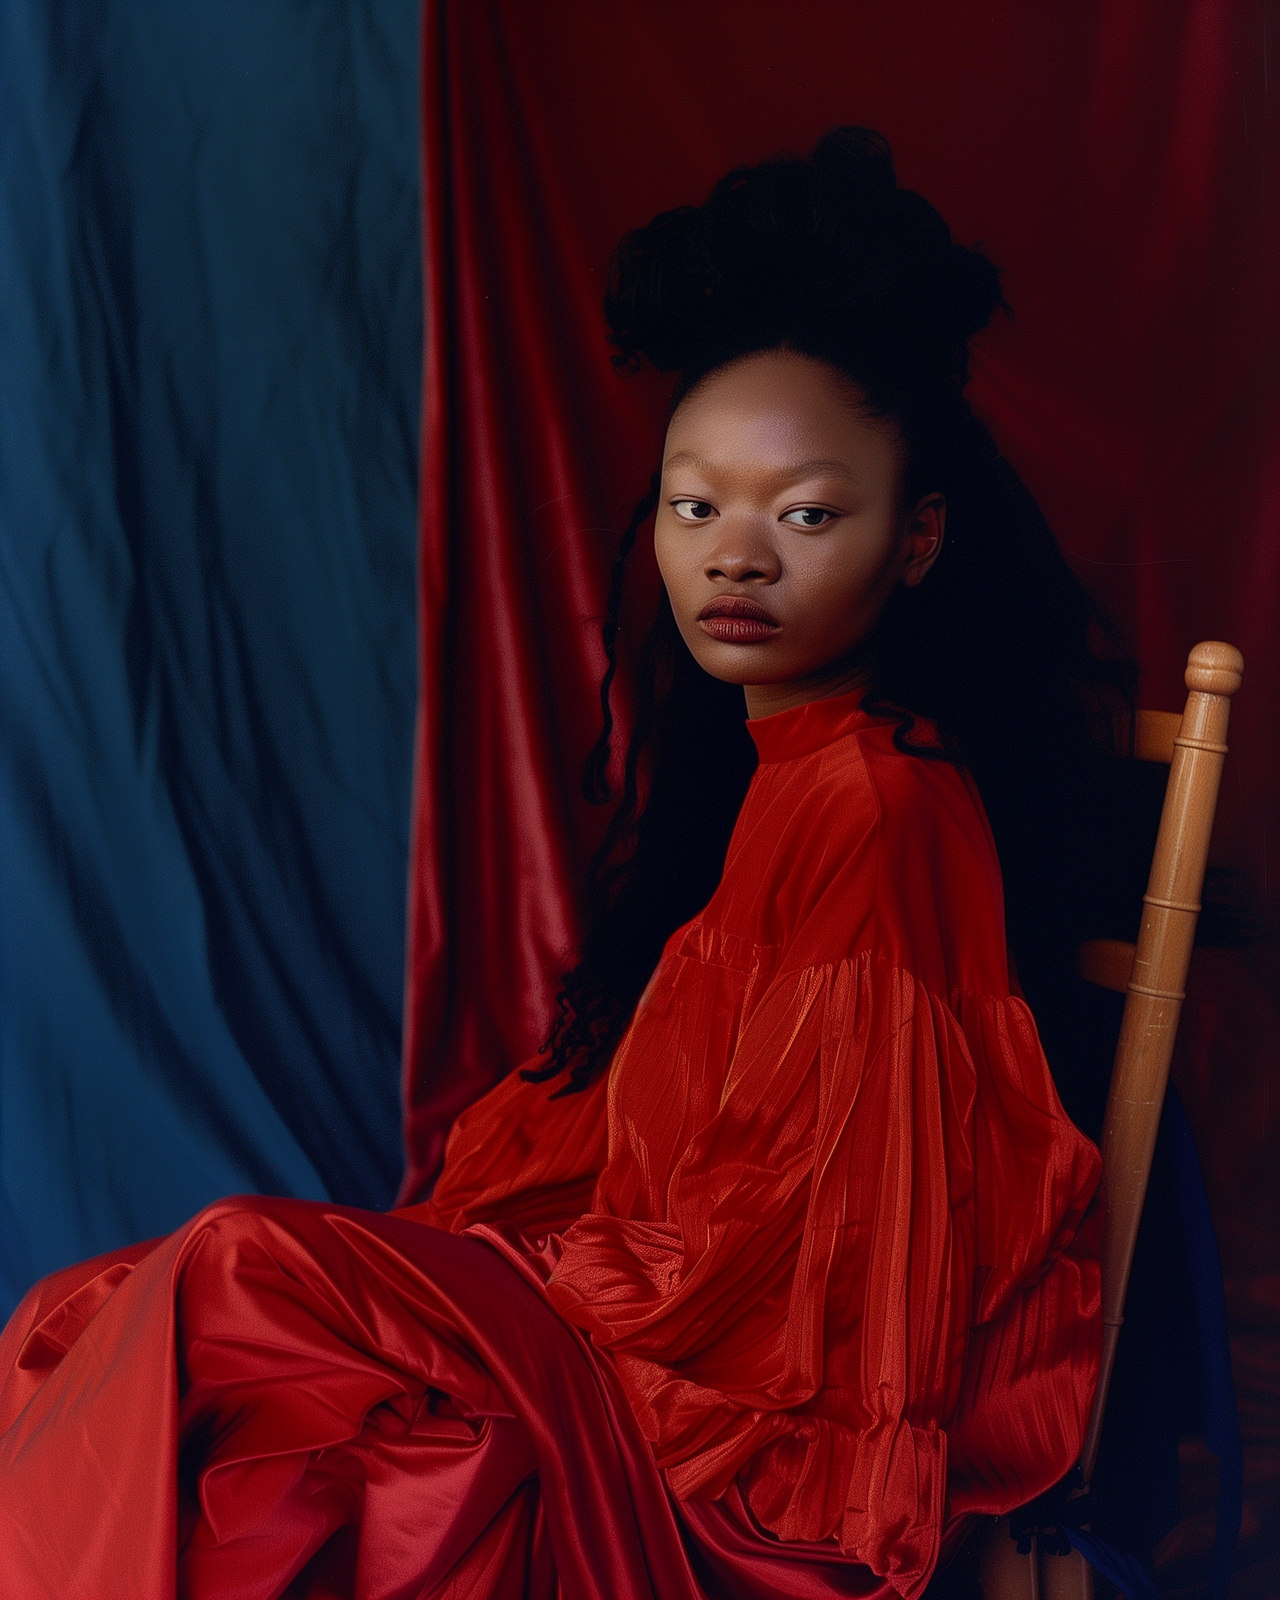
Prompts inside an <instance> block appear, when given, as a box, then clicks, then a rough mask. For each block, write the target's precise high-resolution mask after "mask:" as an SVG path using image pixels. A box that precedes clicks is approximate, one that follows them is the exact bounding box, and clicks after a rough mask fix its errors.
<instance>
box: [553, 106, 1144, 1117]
mask: <svg viewBox="0 0 1280 1600" xmlns="http://www.w3.org/2000/svg"><path fill="white" fill-rule="evenodd" d="M604 309H605V316H606V319H607V322H608V325H609V330H610V335H611V339H612V342H613V344H614V345H615V347H616V352H617V353H616V355H615V357H614V360H615V365H617V366H618V367H619V368H621V369H623V370H635V369H636V368H637V367H638V366H639V365H640V363H641V362H642V361H645V362H648V363H649V364H650V365H651V366H653V367H656V368H657V369H658V370H660V371H663V372H672V373H676V374H677V375H678V377H677V382H676V386H675V391H674V398H673V401H672V408H673V410H674V408H675V406H676V405H678V404H679V403H680V401H681V400H682V399H683V398H684V397H685V396H687V395H688V394H689V393H690V392H691V391H692V390H693V389H694V388H695V387H696V386H697V385H698V384H699V383H700V382H701V381H702V380H703V379H704V378H706V377H707V376H708V375H710V374H711V373H713V372H715V371H717V370H719V369H720V368H722V367H724V366H726V365H728V364H730V363H732V362H734V361H736V360H740V359H742V358H744V357H747V356H750V355H753V354H758V353H761V352H765V351H772V350H781V349H785V350H790V351H794V352H796V353H798V354H801V355H805V356H808V357H811V358H813V359H815V360H818V361H821V362H823V363H825V364H826V365H828V366H829V367H831V368H833V369H835V370H836V371H838V372H839V373H841V374H843V375H844V376H845V377H846V378H848V379H849V380H851V381H852V383H853V384H854V385H856V387H857V390H858V391H860V396H861V399H862V403H863V404H864V405H865V408H866V410H867V411H868V412H869V413H870V414H872V415H874V416H877V417H881V418H885V419H889V420H891V421H892V422H893V423H894V424H895V425H896V426H897V428H898V430H899V433H900V435H901V438H902V440H903V442H904V444H905V447H906V462H905V467H904V485H903V491H904V497H909V498H910V500H911V501H912V502H914V499H915V498H916V497H918V496H919V495H921V494H924V493H929V492H933V491H937V492H940V493H941V494H942V495H943V496H944V497H945V499H946V505H947V533H946V539H945V541H944V544H943V548H942V551H941V554H940V555H939V557H938V560H937V562H936V563H935V565H934V567H933V569H932V570H931V571H930V573H929V574H928V576H927V577H926V578H925V580H924V582H923V583H921V584H920V585H919V586H917V587H914V588H907V587H905V586H901V585H900V586H899V588H898V589H897V590H896V591H895V593H894V595H893V597H892V598H891V599H890V601H889V603H888V604H887V606H886V607H885V609H884V611H883V613H882V615H881V617H880V619H879V621H878V622H877V624H876V626H875V627H874V629H873V630H872V633H871V635H870V636H869V637H868V638H867V639H866V640H864V641H863V644H862V645H861V646H860V655H861V662H860V664H861V666H862V669H863V672H864V674H865V677H866V682H867V685H868V687H867V691H866V695H865V698H864V702H863V703H864V706H865V707H866V708H867V709H868V710H872V711H875V712H880V713H887V714H889V715H891V716H892V717H893V718H894V719H895V720H896V722H897V728H896V730H895V735H894V737H895V741H896V742H897V744H898V746H899V748H901V749H903V750H907V751H911V752H912V753H913V754H915V755H918V756H919V757H920V758H921V759H947V760H952V761H956V762H960V763H963V764H964V765H966V766H967V767H968V768H969V769H970V770H971V771H972V772H973V774H974V777H975V779H976V781H977V783H978V786H979V790H980V792H981V794H982V797H983V801H984V803H985V805H986V808H987V812H988V815H989V817H990V820H991V824H992V830H993V832H994V834H995V837H996V843H997V848H998V850H999V852H1000V858H1001V864H1002V868H1003V871H1004V878H1005V890H1006V909H1007V920H1008V928H1009V935H1010V943H1011V946H1012V949H1013V952H1014V955H1015V959H1016V961H1017V964H1018V967H1019V969H1020V972H1021V975H1022V978H1023V982H1024V985H1026V986H1027V988H1028V990H1031V989H1032V988H1034V987H1035V985H1036V983H1037V982H1038V981H1039V979H1040V977H1041V975H1042V974H1043V973H1046V972H1048V971H1050V970H1052V969H1055V968H1060V967H1061V966H1062V964H1063V963H1064V962H1065V961H1067V960H1069V959H1070V955H1071V953H1072V952H1073V951H1074V945H1075V943H1078V942H1079V939H1080V938H1081V937H1083V936H1084V935H1083V931H1082V930H1083V927H1084V923H1085V921H1086V919H1087V910H1086V907H1085V905H1084V902H1083V895H1082V888H1081V885H1082V884H1083V883H1084V882H1085V880H1086V879H1087V876H1088V875H1087V872H1086V871H1085V866H1086V862H1087V857H1088V854H1089V844H1090V840H1089V833H1090V828H1089V816H1090V807H1089V804H1088V800H1089V786H1090V781H1091V774H1095V773H1096V771H1097V767H1098V763H1099V761H1102V760H1105V759H1106V757H1107V756H1108V755H1109V754H1110V753H1112V752H1113V750H1114V741H1115V737H1116V729H1117V727H1120V726H1123V725H1124V723H1125V718H1126V712H1127V711H1131V704H1132V702H1131V695H1132V689H1133V685H1134V682H1135V680H1136V669H1135V667H1134V665H1133V663H1132V661H1131V660H1130V659H1129V658H1128V657H1127V656H1126V655H1125V654H1124V652H1123V651H1122V650H1121V649H1120V647H1119V646H1118V644H1117V643H1116V641H1115V639H1114V636H1113V635H1112V634H1111V632H1110V630H1109V629H1108V628H1107V626H1106V624H1105V622H1104V620H1103V619H1102V617H1101V616H1100V615H1099V613H1098V611H1097V609H1096V608H1095V606H1094V605H1093V603H1092V601H1091V600H1090V597H1089V595H1088V593H1087V592H1086V590H1085V589H1084V587H1083V586H1082V585H1081V584H1080V583H1079V581H1078V580H1077V579H1076V578H1075V576H1074V575H1073V574H1072V572H1071V570H1070V568H1069V567H1068V566H1067V564H1066V562H1065V561H1064V560H1063V557H1062V555H1061V553H1060V551H1059V550H1058V546H1057V544H1056V542H1055V541H1054V538H1053V535H1052V533H1051V532H1050V530H1049V528H1048V526H1047V524H1046V522H1045V519H1044V517H1043V516H1042V515H1041V513H1040V510H1039V508H1038V507H1037V505H1036V503H1035V501H1034V499H1033V498H1032V496H1031V495H1030V493H1029V492H1028V491H1027V489H1026V488H1025V486H1024V485H1023V484H1022V482H1021V480H1020V479H1019V478H1018V476H1017V474H1016V473H1015V472H1014V470H1013V468H1012V467H1011V466H1010V465H1009V463H1008V462H1007V461H1005V460H1004V459H1003V457H1002V456H1001V455H1000V453H999V451H998V449H997V448H996V446H995V444H994V442H993V441H992V439H991V436H990V435H989V433H988V432H987V430H986V428H985V427H984V426H983V425H982V423H981V422H980V421H979V420H978V419H977V418H976V417H975V415H974V414H973V412H972V411H971V409H970V408H969V406H968V404H967V402H966V401H965V399H964V395H963V390H964V387H965V384H966V382H967V379H968V369H969V341H970V340H971V338H972V337H973V336H974V335H975V334H976V333H978V332H979V331H980V330H981V329H982V328H984V327H985V326H986V325H987V323H988V322H989V321H990V320H991V318H992V316H993V315H994V314H995V313H996V311H997V310H1000V309H1007V308H1005V306H1004V300H1003V297H1002V294H1001V289H1000V277H999V272H998V269H997V268H996V267H995V266H994V265H993V264H992V262H991V261H990V260H988V258H987V257H986V256H985V255H984V254H982V252H981V251H979V250H976V249H967V248H965V247H964V246H962V245H959V244H957V243H956V242H955V241H954V240H953V239H952V237H951V233H950V230H949V229H948V227H947V224H946V223H945V222H944V221H943V219H942V218H941V217H940V216H939V215H938V213H937V212H936V211H935V210H934V209H933V207H932V206H931V205H929V204H928V202H927V201H925V200H924V199H922V198H921V196H920V195H918V194H915V193H913V192H912V191H910V190H907V189H902V188H899V187H898V184H897V180H896V177H895V173H894V167H893V160H892V156H891V154H890V151H889V147H888V145H887V143H886V142H885V140H884V139H883V138H881V137H880V135H879V134H876V133H873V132H871V131H869V130H867V129H864V128H840V129H837V130H835V131H834V132H832V133H829V134H827V135H826V136H825V137H824V138H823V139H821V140H820V141H819V143H818V145H817V147H816V149H815V150H814V151H813V154H812V155H811V156H810V157H808V158H807V159H806V158H801V157H797V156H791V155H787V156H779V157H775V158H774V159H772V160H769V161H766V162H764V163H762V164H761V165H759V166H756V167H744V168H738V169H736V170H735V171H733V172H731V173H729V174H728V176H727V177H725V178H724V179H722V180H721V182H719V183H718V184H717V185H716V186H715V188H714V189H713V190H712V192H711V195H710V196H709V198H708V199H707V201H706V202H705V204H703V205H701V206H684V207H681V208H679V209H677V210H674V211H667V212H664V213H663V214H662V215H661V216H658V217H656V218H655V219H654V220H653V221H652V222H650V223H649V224H648V225H647V226H646V227H643V228H639V229H637V230H636V231H635V232H633V233H630V234H628V235H627V237H626V238H625V239H624V240H623V241H622V243H621V244H620V245H619V247H618V249H617V251H616V252H615V254H614V257H613V261H612V265H611V270H610V277H609V283H608V288H607V291H606V295H605V302H604ZM657 485H658V480H657V478H656V477H655V479H654V481H653V483H652V484H651V486H650V490H649V492H648V493H647V494H646V495H645V496H644V498H643V499H642V500H641V501H640V503H639V504H638V505H637V506H636V509H635V514H634V516H633V517H632V520H631V523H630V525H629V527H628V528H627V531H626V534H625V536H624V538H623V541H622V545H621V548H620V550H619V554H618V559H617V562H616V564H615V567H614V572H613V580H612V583H611V587H610V594H609V600H608V607H607V611H606V615H605V619H604V624H603V637H604V645H605V654H606V658H607V668H606V672H605V678H604V682H603V684H602V687H601V705H602V709H603V712H604V718H605V726H604V731H603V732H602V734H601V737H600V739H599V740H598V741H597V744H596V746H595V748H594V749H593V751H592V752H591V755H590V757H589V758H588V761H587V768H586V773H585V777H584V792H585V793H586V794H587V796H588V798H590V799H593V800H596V801H597V802H599V801H603V800H605V799H608V798H611V792H610V790H609V786H608V783H607V771H608V766H609V761H610V754H611V734H612V717H611V713H610V707H609V689H610V686H611V684H612V680H613V675H614V670H615V661H616V644H617V633H618V619H619V615H620V610H621V604H622V596H623V579H624V574H625V566H626V560H627V556H628V555H629V553H630V551H631V549H632V547H633V546H634V544H635V542H636V539H637V537H638V535H639V532H640V530H641V528H642V527H643V525H644V523H645V522H646V520H647V519H648V517H649V516H650V515H651V514H652V512H653V511H654V509H655V507H656V504H657ZM917 717H923V718H928V719H930V720H931V721H933V722H935V723H936V724H937V727H938V729H939V731H940V733H941V735H942V740H943V744H942V748H941V749H939V748H938V747H936V746H934V745H931V744H928V743H924V742H921V743H917V742H915V741H913V739H912V729H913V727H914V723H915V719H916V718H917ZM754 767H755V751H754V747H753V745H752V743H751V739H750V735H749V734H748V732H747V730H746V728H745V702H744V697H743V693H742V690H741V689H740V688H738V687H736V686H734V685H729V684H724V683H720V682H717V681H716V680H715V679H713V678H711V677H710V676H708V675H707V674H706V673H704V672H703V671H702V669H701V668H700V667H698V666H697V664H696V662H695V661H694V659H693V657H692V656H691V655H690V653H689V651H688V650H687V649H686V648H685V646H684V644H683V642H682V641H681V640H680V638H679V635H678V633H677V631H676V628H675V623H674V620H673V617H672V614H671V609H670V605H669V603H668V602H667V599H666V596H665V594H664V595H662V597H661V598H660V601H659V611H658V617H657V620H656V622H655V624H654V626H653V629H652V632H651V633H650V635H649V638H648V640H647V642H646V645H645V648H644V651H643V655H642V659H641V674H640V684H639V696H638V704H637V715H636V722H635V727H634V731H633V734H632V737H631V741H630V745H629V747H628V750H627V754H626V760H625V763H624V767H623V781H622V791H621V795H620V797H619V799H618V802H617V805H616V809H615V811H614V814H613V817H612V820H611V823H610V826H609V828H608V830H607V832H606V835H605V838H604V841H603V843H602V845H601V847H600V849H599V850H598V851H597V853H596V856H595V858H594V860H593V862H592V864H591V870H590V886H589V893H590V903H589V908H588V909H589V916H588V922H587V930H586V936H585V939H584V941H583V944H582V946H581V949H580V951H579V954H578V960H577V963H576V965H575V966H574V967H573V969H572V970H571V971H570V972H568V973H567V974H566V975H565V978H564V983H563V987H562V989H561V992H560V996H559V1004H558V1014H557V1016H556V1019H555V1022H554V1025H553V1027H552V1029H551V1031H550V1034H549V1036H548V1038H547V1041H546V1044H545V1046H544V1052H545V1059H544V1064H543V1065H542V1066H541V1067H539V1068H538V1069H535V1070H532V1071H528V1072H526V1076H527V1077H529V1078H531V1079H533V1080H535V1081H537V1080H541V1079H544V1078H546V1079H549V1078H552V1077H558V1076H560V1075H561V1074H567V1077H566V1078H565V1079H564V1081H563V1082H562V1083H561V1084H560V1085H559V1086H558V1088H557V1091H556V1092H558V1093H567V1092H573V1091H576V1090H578V1089H581V1088H584V1087H586V1085H587V1084H588V1083H590V1082H591V1081H592V1079H593V1078H595V1077H596V1076H597V1075H598V1074H599V1073H600V1072H602V1071H603V1070H604V1069H605V1068H606V1067H607V1066H608V1063H609V1060H610V1058H611V1056H612V1054H613V1051H614V1049H615V1048H616V1046H617V1043H618V1041H619V1040H620V1038H621V1037H622V1034H623V1033H624V1032H625V1030H626V1027H627V1025H628V1023H629V1022H630V1019H631V1016H632V1014H633V1013H634V1010H635V1006H636V1002H637V1000H638V998H639V996H640V993H641V991H642V990H643V988H644V986H645V984H646V982H647V981H648V978H649V976H650V974H651V973H652V971H653V968H654V966H655V965H656V963H657V961H658V958H659V956H660V954H661V951H662V947H663V944H664V942H665V941H666V939H667V938H668V937H669V936H670V934H671V933H672V932H673V931H674V930H675V929H676V928H677V927H679V926H680V925H681V924H682V923H683V922H685V921H687V920H688V919H689V918H690V917H692V916H694V915H696V914H697V912H698V911H699V910H701V909H702V907H703V906H704V905H705V904H706V902H707V900H708V899H709V898H710V896H711V894H712V893H713V892H714V889H715V887H716V884H717V883H718V881H719V877H720V874H721V871H722V870H723V865H724V858H725V853H726V850H727V848H728V842H729V836H730V833H731V832H732V829H733V824H734V821H735V819H736V817H737V814H738V810H739V808H740V806H741V803H742V799H743V797H744V795H745V793H746V788H747V785H748V783H749V781H750V778H751V774H752V772H753V770H754ZM1082 874H1083V875H1082Z"/></svg>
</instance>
